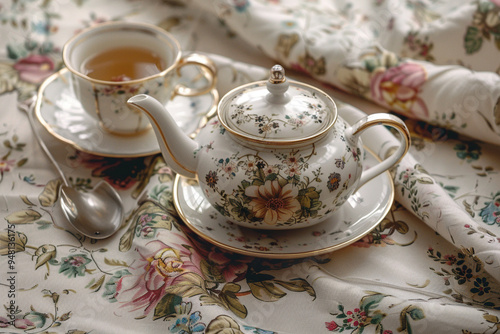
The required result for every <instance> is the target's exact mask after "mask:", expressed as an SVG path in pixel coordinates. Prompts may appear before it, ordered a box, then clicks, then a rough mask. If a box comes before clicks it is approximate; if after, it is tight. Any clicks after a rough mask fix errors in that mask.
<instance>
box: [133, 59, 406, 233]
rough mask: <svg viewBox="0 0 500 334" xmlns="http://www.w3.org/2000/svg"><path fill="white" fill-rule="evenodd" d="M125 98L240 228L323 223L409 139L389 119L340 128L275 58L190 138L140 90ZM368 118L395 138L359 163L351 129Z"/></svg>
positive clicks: (169, 157)
mask: <svg viewBox="0 0 500 334" xmlns="http://www.w3.org/2000/svg"><path fill="white" fill-rule="evenodd" d="M128 103H129V105H131V106H134V107H136V108H138V109H139V110H141V111H143V112H144V113H145V114H146V115H147V116H148V117H149V119H150V121H151V124H152V126H153V129H154V131H155V134H156V136H157V139H158V141H159V144H160V148H161V152H162V154H163V157H164V159H165V161H166V163H167V164H168V165H169V166H170V167H171V168H172V169H173V170H174V171H175V172H176V173H178V174H180V175H182V176H185V177H189V178H197V180H198V183H199V185H200V187H201V189H202V191H203V193H204V195H205V197H206V199H207V200H208V202H209V203H210V204H211V205H212V206H213V207H214V208H215V209H217V211H218V212H220V214H222V215H223V216H224V217H225V218H227V219H228V220H229V221H231V222H233V223H234V224H237V225H240V226H244V227H248V228H257V229H272V230H284V229H294V228H300V227H305V226H311V225H313V224H317V223H319V222H321V221H324V220H325V219H327V218H328V217H329V216H330V215H331V214H332V213H333V212H335V210H337V209H338V208H339V207H340V206H342V204H343V203H344V202H345V201H346V200H347V199H348V198H349V197H350V196H351V195H352V194H353V193H354V192H355V191H356V190H357V189H359V188H360V187H361V186H363V185H364V184H365V183H367V182H368V181H370V180H371V179H372V178H374V177H375V176H377V175H379V174H381V173H382V172H384V171H386V170H388V169H389V168H391V167H392V166H394V165H395V164H397V163H398V162H399V161H400V159H402V157H403V156H404V155H405V154H406V152H407V151H408V149H409V146H410V135H409V132H408V129H407V127H406V125H405V124H404V122H403V121H402V120H401V119H399V118H398V117H396V116H393V115H389V114H383V113H379V114H372V115H368V116H366V117H364V118H362V119H361V120H359V121H357V122H356V123H355V124H353V125H349V124H347V123H346V122H345V121H344V120H343V119H342V118H341V117H340V116H339V115H338V111H337V107H336V104H335V102H334V101H333V99H332V98H331V97H330V96H329V95H327V94H326V93H325V92H323V91H321V90H319V89H317V88H315V87H313V86H311V85H308V84H304V83H300V82H296V81H292V80H289V79H287V78H286V77H285V71H284V69H283V67H282V66H281V65H275V66H273V67H272V68H271V71H270V77H269V80H264V81H258V82H254V83H250V84H246V85H243V86H240V87H238V88H235V89H233V90H231V91H230V92H228V93H227V94H226V95H225V96H223V97H222V98H221V100H220V101H219V104H218V109H217V117H216V118H214V119H212V120H211V121H210V122H209V123H207V124H206V125H205V126H204V127H203V128H201V129H200V131H199V133H198V134H197V136H196V137H195V138H194V139H192V138H191V137H189V136H188V135H186V134H185V133H184V132H182V130H181V129H180V128H178V126H177V125H176V122H175V121H174V119H173V118H172V117H171V115H170V114H169V113H168V112H166V111H165V109H164V106H163V105H162V104H161V103H159V102H158V101H157V100H155V99H154V98H152V97H150V96H148V95H145V94H140V95H136V96H134V97H132V98H130V99H129V100H128ZM375 125H385V126H388V127H391V128H393V129H395V130H396V131H397V132H398V133H399V134H400V136H399V141H400V143H399V144H400V145H399V146H398V148H397V149H396V150H395V152H394V153H393V154H392V155H391V156H389V157H388V158H386V159H385V160H383V161H381V162H379V163H378V164H376V165H375V166H372V167H370V168H363V160H364V147H363V143H362V141H361V138H360V134H361V133H362V132H363V131H365V130H366V129H368V128H370V127H371V126H375ZM376 195H377V194H374V196H376Z"/></svg>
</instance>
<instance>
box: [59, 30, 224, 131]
mask: <svg viewBox="0 0 500 334" xmlns="http://www.w3.org/2000/svg"><path fill="white" fill-rule="evenodd" d="M63 61H64V64H65V66H66V67H67V68H68V69H69V71H70V72H71V88H72V90H73V92H74V94H75V96H76V98H77V99H78V100H79V101H80V102H81V104H82V107H83V109H84V110H85V111H86V112H87V113H88V114H89V115H91V116H92V117H94V118H96V119H97V120H98V121H99V124H100V126H101V127H102V128H103V129H104V130H106V131H108V132H110V133H113V134H118V135H136V134H140V133H142V132H144V131H146V130H148V129H149V128H150V127H151V125H150V122H149V120H148V118H147V117H146V116H145V115H143V113H142V112H140V111H138V110H137V109H135V108H131V107H129V106H128V105H127V100H128V99H129V98H130V97H132V96H134V95H137V94H139V93H145V94H148V95H151V96H154V97H155V98H156V99H158V100H159V101H160V102H161V103H163V104H166V103H167V102H168V101H169V100H170V99H172V98H173V97H175V96H176V95H183V96H195V95H202V94H206V93H208V92H209V91H210V90H212V89H213V87H214V86H215V81H216V70H215V65H214V64H213V62H212V61H211V60H210V59H209V58H208V57H206V56H204V55H200V54H195V53H193V54H189V55H184V56H183V55H182V51H181V48H180V45H179V42H178V41H177V40H176V39H175V37H174V36H172V35H171V34H170V33H168V32H167V31H165V30H163V29H161V28H159V27H157V26H154V25H150V24H145V23H136V22H124V21H121V22H108V23H103V24H99V25H96V26H92V27H90V28H88V29H86V30H83V31H82V32H80V33H79V34H77V35H75V36H74V37H73V38H71V39H70V40H69V41H68V42H66V44H65V45H64V48H63ZM186 65H195V66H199V67H200V69H201V73H202V74H203V76H204V77H205V78H206V80H205V83H204V84H203V86H202V87H196V88H190V87H186V86H184V85H183V84H181V83H180V78H181V68H182V67H184V66H186Z"/></svg>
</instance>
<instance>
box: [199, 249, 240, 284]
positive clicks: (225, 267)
mask: <svg viewBox="0 0 500 334" xmlns="http://www.w3.org/2000/svg"><path fill="white" fill-rule="evenodd" d="M207 258H208V260H209V262H210V263H211V264H213V265H215V266H216V267H217V268H218V269H219V272H220V273H221V274H222V275H223V277H224V280H225V281H226V282H237V281H241V280H242V279H244V278H245V275H246V272H247V270H248V264H247V263H245V262H244V261H235V259H231V258H230V257H228V256H226V254H224V253H222V252H220V251H218V250H217V249H212V251H211V252H210V253H208V256H207Z"/></svg>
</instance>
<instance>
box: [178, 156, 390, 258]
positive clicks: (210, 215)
mask: <svg viewBox="0 0 500 334" xmlns="http://www.w3.org/2000/svg"><path fill="white" fill-rule="evenodd" d="M366 152H367V153H366V158H365V162H364V163H365V167H368V166H370V165H374V164H375V163H377V161H378V160H377V158H376V157H375V156H374V155H373V154H372V153H371V152H369V151H366ZM173 193H174V204H175V207H176V209H177V212H178V213H179V215H180V216H181V218H182V220H183V221H184V222H185V223H186V225H187V226H188V227H189V228H190V229H191V230H192V231H193V232H195V233H196V234H198V235H199V236H200V237H202V238H203V239H205V240H207V241H209V242H211V243H213V244H215V245H217V246H219V247H221V248H223V249H226V250H228V251H232V252H235V253H239V254H244V255H250V256H257V257H263V258H279V259H291V258H302V257H307V256H315V255H320V254H324V253H327V252H331V251H334V250H337V249H340V248H342V247H345V246H347V245H349V244H351V243H353V242H355V241H357V240H359V239H360V238H362V237H363V236H365V235H366V234H368V233H369V232H370V231H371V230H372V229H373V228H375V226H377V224H379V223H380V222H381V221H382V219H384V217H385V216H386V214H387V213H388V212H389V209H390V208H391V205H392V203H393V200H394V184H393V182H392V178H391V175H390V174H389V172H385V173H382V174H381V175H379V176H377V177H376V178H374V179H373V180H371V181H370V182H368V183H367V184H365V185H364V186H363V187H361V188H360V189H359V190H358V191H357V192H356V193H354V194H353V195H352V196H351V197H350V198H349V199H348V201H347V202H346V203H344V204H343V205H342V206H341V207H340V208H339V209H338V210H337V211H336V212H335V213H334V214H333V216H332V217H330V218H328V219H327V220H325V221H323V222H321V223H319V224H316V225H314V226H310V227H304V228H299V229H295V230H286V231H270V230H256V229H249V228H244V227H241V226H238V225H235V224H233V223H230V222H228V221H227V220H226V219H225V218H224V217H223V216H222V215H221V214H220V213H219V212H218V211H217V210H215V209H214V208H213V207H212V206H211V205H210V203H208V201H207V200H206V199H205V197H204V195H203V192H202V190H201V188H200V187H199V186H198V183H197V181H196V180H194V179H186V178H184V177H180V176H177V177H176V179H175V183H174V190H173Z"/></svg>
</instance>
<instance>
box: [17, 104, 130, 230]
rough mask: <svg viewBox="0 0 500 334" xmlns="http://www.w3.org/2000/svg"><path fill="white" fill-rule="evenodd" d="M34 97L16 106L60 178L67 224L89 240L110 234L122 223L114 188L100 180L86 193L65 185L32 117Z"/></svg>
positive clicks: (117, 196)
mask: <svg viewBox="0 0 500 334" xmlns="http://www.w3.org/2000/svg"><path fill="white" fill-rule="evenodd" d="M35 100H36V98H33V99H31V101H28V102H27V103H25V104H23V105H21V106H20V109H23V110H24V111H25V112H26V113H27V114H28V119H29V122H30V125H31V129H32V130H33V133H34V135H35V137H36V139H37V141H38V144H40V146H41V147H42V149H43V151H44V152H45V154H46V155H47V157H48V158H49V160H50V162H52V164H53V165H54V167H55V168H56V169H57V172H58V173H59V175H60V176H61V178H62V180H63V183H64V184H63V185H62V186H61V190H60V194H61V207H62V211H63V212H64V215H65V216H66V218H67V219H68V221H69V223H70V224H71V225H72V226H73V227H74V228H75V229H76V230H77V231H78V232H80V233H82V234H83V235H86V236H87V237H89V238H93V239H104V238H107V237H110V236H111V235H113V234H114V233H115V232H116V231H117V230H118V229H119V228H120V227H121V225H122V220H123V204H122V200H121V198H120V196H119V195H118V193H117V192H116V190H115V189H114V188H113V187H111V186H110V185H109V183H107V182H104V181H100V182H99V183H98V184H97V185H96V186H95V187H94V189H92V190H91V191H89V192H81V191H77V190H75V189H74V188H72V187H71V186H70V185H69V182H68V180H67V179H66V176H65V175H64V173H63V171H62V170H61V168H60V167H59V165H58V164H57V162H56V160H55V159H54V157H53V156H52V155H51V153H50V151H49V150H48V148H47V146H46V145H45V143H44V142H43V140H42V138H41V136H40V134H39V133H38V131H37V129H36V126H35V121H34V117H33V110H34V108H33V107H34V105H35V104H34V103H32V101H35Z"/></svg>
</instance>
